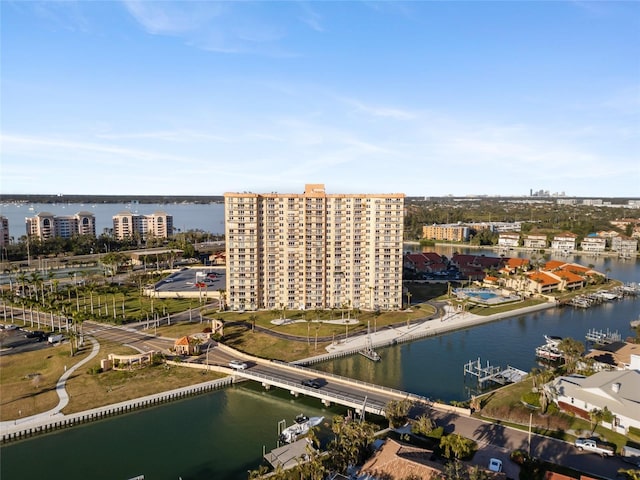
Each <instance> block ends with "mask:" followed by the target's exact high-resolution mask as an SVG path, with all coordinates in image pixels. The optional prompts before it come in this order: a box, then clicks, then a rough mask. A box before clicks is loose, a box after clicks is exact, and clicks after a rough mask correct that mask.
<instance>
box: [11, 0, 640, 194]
mask: <svg viewBox="0 0 640 480" xmlns="http://www.w3.org/2000/svg"><path fill="white" fill-rule="evenodd" d="M0 27H1V28H0V40H1V42H2V45H3V52H2V57H1V60H0V61H1V68H0V94H1V98H2V122H1V125H0V128H1V130H0V133H1V135H0V149H1V150H0V151H1V156H0V172H1V175H0V177H1V180H0V191H1V193H4V194H58V193H60V194H65V195H73V194H95V195H100V194H102V195H109V194H111V195H130V196H133V197H135V196H136V195H139V196H142V195H222V194H224V193H225V192H244V191H251V192H257V193H260V192H274V191H277V192H281V193H301V185H304V184H307V183H324V184H325V185H326V189H327V193H356V192H374V193H404V194H406V195H408V196H446V195H453V196H473V195H489V196H527V195H529V193H530V192H531V191H539V190H543V191H549V192H550V193H551V194H554V193H562V192H564V194H565V195H566V196H569V197H595V198H597V197H603V198H608V197H636V198H637V197H638V196H639V192H640V36H639V35H638V33H637V32H638V31H639V30H640V3H638V2H581V1H577V2H406V3H404V2H308V3H299V2H256V3H249V2H190V1H185V2H153V1H122V2H115V1H114V2H109V1H105V2H3V4H2V16H1V17H0Z"/></svg>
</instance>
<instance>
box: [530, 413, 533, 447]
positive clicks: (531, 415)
mask: <svg viewBox="0 0 640 480" xmlns="http://www.w3.org/2000/svg"><path fill="white" fill-rule="evenodd" d="M532 420H533V412H529V457H531V421H532Z"/></svg>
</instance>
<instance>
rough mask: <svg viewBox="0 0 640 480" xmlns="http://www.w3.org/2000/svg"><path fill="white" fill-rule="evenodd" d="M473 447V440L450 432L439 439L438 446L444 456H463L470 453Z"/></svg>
mask: <svg viewBox="0 0 640 480" xmlns="http://www.w3.org/2000/svg"><path fill="white" fill-rule="evenodd" d="M474 447H475V442H474V441H473V440H470V439H468V438H465V437H463V436H462V435H458V434H457V433H451V434H449V435H445V436H443V437H442V438H441V439H440V448H442V449H443V450H444V456H445V457H447V458H451V457H452V456H453V457H454V458H465V457H468V456H469V455H471V453H472V452H473V450H474Z"/></svg>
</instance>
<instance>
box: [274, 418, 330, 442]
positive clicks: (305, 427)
mask: <svg viewBox="0 0 640 480" xmlns="http://www.w3.org/2000/svg"><path fill="white" fill-rule="evenodd" d="M322 420H324V417H310V418H309V417H307V416H306V415H302V414H300V415H298V416H297V417H296V418H295V423H294V424H293V425H291V426H289V427H287V428H285V429H284V430H282V432H280V440H281V441H282V442H285V443H292V442H295V441H296V440H297V439H298V437H300V436H302V435H306V434H307V433H309V430H310V429H311V428H312V427H315V426H318V425H320V424H321V423H322Z"/></svg>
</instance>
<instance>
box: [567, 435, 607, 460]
mask: <svg viewBox="0 0 640 480" xmlns="http://www.w3.org/2000/svg"><path fill="white" fill-rule="evenodd" d="M574 445H575V446H576V448H577V449H578V450H584V451H585V452H591V453H597V454H598V455H602V456H603V457H610V456H612V455H613V454H614V453H615V452H614V451H613V448H611V447H607V446H606V445H599V444H598V442H597V441H596V440H594V439H593V438H578V439H576V441H575V444H574Z"/></svg>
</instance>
